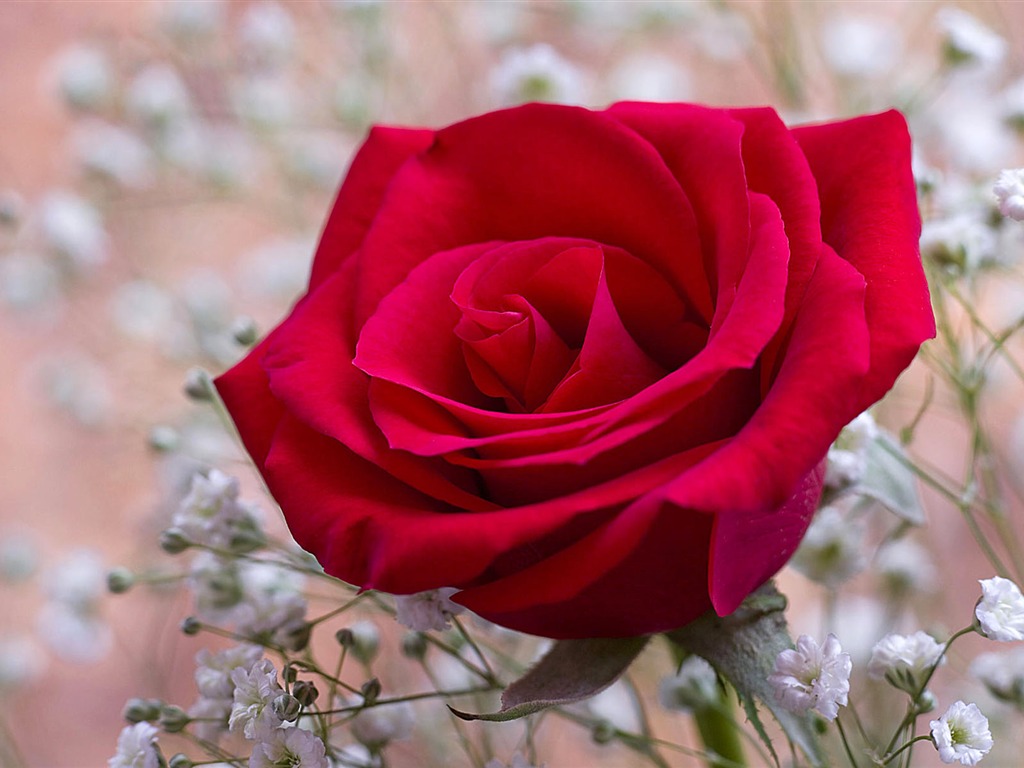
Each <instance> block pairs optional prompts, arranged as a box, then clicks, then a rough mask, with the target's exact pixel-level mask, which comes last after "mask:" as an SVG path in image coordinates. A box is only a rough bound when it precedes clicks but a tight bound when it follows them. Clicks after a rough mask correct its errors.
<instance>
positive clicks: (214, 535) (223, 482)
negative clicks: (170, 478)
mask: <svg viewBox="0 0 1024 768" xmlns="http://www.w3.org/2000/svg"><path fill="white" fill-rule="evenodd" d="M257 516H258V511H257V510H256V509H255V508H254V507H252V506H250V505H248V504H245V503H243V502H241V501H239V499H238V480H236V479H235V478H234V477H231V476H230V475H226V474H225V473H223V472H221V471H220V470H219V469H211V470H210V471H209V472H208V473H207V474H205V475H204V474H202V473H196V474H195V475H194V476H193V478H192V487H191V490H190V491H189V493H188V495H187V496H186V497H185V498H184V499H183V500H182V502H181V504H180V505H179V507H178V510H177V512H175V514H174V517H173V518H172V519H171V524H172V525H173V526H175V527H176V528H179V529H181V531H182V532H183V533H184V535H185V537H186V538H187V539H189V541H192V542H196V543H200V544H205V545H207V546H211V547H215V548H219V549H234V548H235V546H236V544H238V543H239V541H240V537H245V536H248V537H249V538H250V539H251V540H252V541H259V540H260V539H261V538H262V535H263V534H262V531H261V530H260V528H259V522H258V519H257Z"/></svg>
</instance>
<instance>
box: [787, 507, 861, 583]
mask: <svg viewBox="0 0 1024 768" xmlns="http://www.w3.org/2000/svg"><path fill="white" fill-rule="evenodd" d="M865 538H866V531H865V529H864V527H863V526H862V525H860V524H859V523H857V522H856V521H850V520H848V519H847V518H846V516H844V515H843V513H842V512H840V511H839V509H838V508H837V507H834V506H826V507H822V508H821V509H819V510H818V511H817V513H815V515H814V520H813V521H812V522H811V525H810V527H809V528H808V529H807V533H806V534H805V535H804V539H803V541H802V542H801V543H800V547H799V548H798V549H797V551H796V554H795V555H794V556H793V559H792V561H791V565H792V566H793V567H794V568H795V569H796V570H798V571H800V573H802V574H803V575H804V576H806V577H807V578H809V579H811V580H812V581H816V582H818V583H819V584H824V585H825V586H827V587H830V588H835V587H837V586H839V585H840V584H841V583H842V582H844V581H846V580H847V579H849V578H850V577H851V576H853V575H854V574H857V573H859V572H860V571H861V570H862V569H863V568H864V566H865V565H867V557H866V556H865V554H864V546H865Z"/></svg>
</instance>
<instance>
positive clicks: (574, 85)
mask: <svg viewBox="0 0 1024 768" xmlns="http://www.w3.org/2000/svg"><path fill="white" fill-rule="evenodd" d="M491 92H492V93H493V94H494V98H495V99H496V100H497V101H498V102H499V103H501V104H520V103H523V102H527V101H551V102H559V103H563V104H566V103H569V104H571V103H576V102H578V101H580V100H581V99H582V96H583V77H582V75H581V73H580V71H579V70H578V69H577V68H576V67H575V66H574V65H573V64H571V63H569V62H568V61H566V60H565V59H564V58H562V56H560V55H559V54H558V52H557V51H555V49H554V48H552V47H551V46H550V45H545V44H543V43H540V44H538V45H533V46H531V47H529V48H513V49H511V50H509V51H507V52H506V53H505V54H504V55H503V56H502V58H501V61H499V62H498V65H497V66H496V67H495V68H494V69H493V70H492V71H491Z"/></svg>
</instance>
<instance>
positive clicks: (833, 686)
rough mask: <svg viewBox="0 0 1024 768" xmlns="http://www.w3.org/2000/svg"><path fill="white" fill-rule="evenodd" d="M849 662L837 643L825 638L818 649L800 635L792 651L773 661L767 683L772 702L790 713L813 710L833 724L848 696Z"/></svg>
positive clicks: (851, 668) (810, 640)
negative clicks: (772, 697)
mask: <svg viewBox="0 0 1024 768" xmlns="http://www.w3.org/2000/svg"><path fill="white" fill-rule="evenodd" d="M852 671H853V662H852V661H851V660H850V654H848V653H843V648H842V646H841V645H840V644H839V639H838V638H837V637H836V636H835V635H833V634H829V635H828V637H826V638H825V642H824V643H822V644H821V646H819V645H818V644H817V642H815V641H814V639H813V638H811V637H809V636H808V635H800V637H799V638H798V639H797V641H796V650H792V649H786V650H784V651H783V652H782V653H780V654H779V655H778V657H777V658H776V659H775V671H774V672H773V673H772V674H771V675H770V676H769V677H768V682H769V683H770V684H771V686H772V688H773V689H774V691H775V698H776V700H777V701H778V702H779V703H780V704H781V705H782V706H783V707H785V708H786V709H788V710H790V711H791V712H794V713H797V714H802V713H804V712H807V711H808V710H811V709H813V710H814V711H816V712H817V713H818V714H820V715H821V716H822V717H824V718H825V719H826V720H835V719H836V716H837V715H838V714H839V707H840V706H845V705H846V702H847V696H848V694H849V692H850V673H851V672H852Z"/></svg>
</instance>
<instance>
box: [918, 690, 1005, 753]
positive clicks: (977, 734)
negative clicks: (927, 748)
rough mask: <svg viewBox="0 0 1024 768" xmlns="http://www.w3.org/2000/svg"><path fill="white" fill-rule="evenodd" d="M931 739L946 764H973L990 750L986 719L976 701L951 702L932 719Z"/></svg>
mask: <svg viewBox="0 0 1024 768" xmlns="http://www.w3.org/2000/svg"><path fill="white" fill-rule="evenodd" d="M930 725H931V729H932V741H933V742H934V743H935V748H936V749H937V750H939V759H940V760H942V762H944V763H947V764H952V763H960V765H977V764H978V763H979V762H980V761H981V759H982V758H983V757H984V756H985V755H987V754H988V752H989V750H990V749H992V733H991V732H990V731H989V729H988V718H986V717H985V716H984V715H983V714H981V710H980V709H978V706H977V705H976V704H965V703H964V702H962V701H954V702H953V703H952V704H951V705H950V706H949V709H947V710H946V712H945V714H943V715H942V717H940V718H939V719H938V720H932V721H931V723H930Z"/></svg>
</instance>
